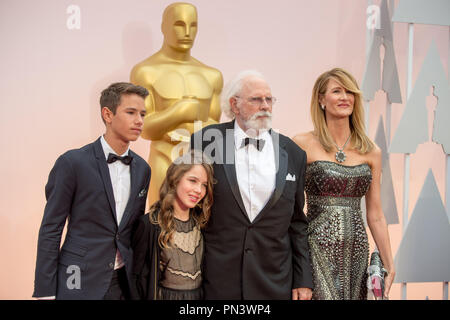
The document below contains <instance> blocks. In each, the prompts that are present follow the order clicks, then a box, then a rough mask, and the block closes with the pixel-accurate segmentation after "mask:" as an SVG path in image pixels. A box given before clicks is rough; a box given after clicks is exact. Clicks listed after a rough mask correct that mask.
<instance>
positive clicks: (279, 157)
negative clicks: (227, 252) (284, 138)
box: [253, 130, 288, 223]
mask: <svg viewBox="0 0 450 320" xmlns="http://www.w3.org/2000/svg"><path fill="white" fill-rule="evenodd" d="M270 135H271V136H272V141H273V148H274V151H275V168H276V170H277V173H276V178H275V190H274V191H273V193H272V196H271V197H270V199H269V201H267V203H266V205H265V206H264V208H263V209H262V210H261V212H260V213H259V214H258V215H257V216H256V218H255V220H253V223H255V222H257V221H258V220H259V219H261V217H262V216H263V215H264V214H265V213H266V212H267V211H269V210H270V209H271V208H272V207H273V206H274V205H275V203H276V202H277V201H278V199H280V197H281V195H282V194H283V190H284V185H285V184H286V173H287V168H288V154H287V152H286V150H285V149H284V143H282V142H281V141H280V135H279V134H278V133H276V132H274V131H273V130H270Z"/></svg>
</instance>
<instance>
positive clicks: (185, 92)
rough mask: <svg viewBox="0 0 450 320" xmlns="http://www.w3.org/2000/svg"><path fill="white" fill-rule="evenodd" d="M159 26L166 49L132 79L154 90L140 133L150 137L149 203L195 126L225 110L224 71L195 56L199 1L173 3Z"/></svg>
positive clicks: (138, 67)
mask: <svg viewBox="0 0 450 320" xmlns="http://www.w3.org/2000/svg"><path fill="white" fill-rule="evenodd" d="M161 30H162V33H163V35H164V43H163V45H162V48H161V49H160V50H159V51H158V52H157V53H155V54H154V55H152V56H150V57H149V58H147V59H146V60H144V61H142V62H140V63H139V64H137V65H136V66H135V67H134V68H133V70H132V71H131V82H132V83H134V84H137V85H140V86H143V87H145V88H147V89H148V91H149V92H150V95H149V96H148V97H147V99H146V100H145V106H146V108H147V115H146V116H145V120H144V130H143V132H142V137H143V138H144V139H148V140H151V141H152V142H151V145H150V155H149V159H148V163H149V165H150V166H151V169H152V177H151V181H150V188H149V192H148V205H151V204H153V203H154V202H155V201H156V200H158V198H159V188H160V186H161V183H162V181H163V180H164V177H165V175H166V171H167V168H168V166H169V165H170V164H171V163H172V161H173V160H175V158H176V157H178V156H179V155H180V154H182V153H183V152H184V151H185V150H187V148H188V147H189V139H190V135H191V134H192V133H193V132H194V129H195V130H198V129H200V128H202V127H204V126H207V125H210V124H213V123H218V122H219V120H220V114H221V110H220V102H219V96H220V92H221V91H222V86H223V77H222V74H221V73H220V71H219V70H217V69H214V68H211V67H208V66H206V65H205V64H203V63H201V62H200V61H198V60H197V59H195V58H193V57H192V56H191V48H192V46H193V44H194V40H195V36H196V34H197V9H196V8H195V6H193V5H192V4H189V3H181V2H178V3H173V4H171V5H169V6H168V7H167V8H166V9H165V10H164V13H163V19H162V24H161ZM199 121H201V122H199ZM194 123H195V125H194ZM180 146H183V147H181V148H180Z"/></svg>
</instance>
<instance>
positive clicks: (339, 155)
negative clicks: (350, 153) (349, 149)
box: [333, 133, 352, 163]
mask: <svg viewBox="0 0 450 320" xmlns="http://www.w3.org/2000/svg"><path fill="white" fill-rule="evenodd" d="M351 136H352V134H351V133H350V135H349V136H348V138H347V141H345V143H344V145H343V146H342V148H339V147H338V145H337V144H336V143H335V142H334V141H333V143H334V145H335V146H336V148H337V149H338V151H337V152H336V160H337V162H339V163H342V162H344V161H345V159H346V158H347V155H346V154H345V152H344V149H345V146H346V145H347V143H348V142H349V141H350V137H351Z"/></svg>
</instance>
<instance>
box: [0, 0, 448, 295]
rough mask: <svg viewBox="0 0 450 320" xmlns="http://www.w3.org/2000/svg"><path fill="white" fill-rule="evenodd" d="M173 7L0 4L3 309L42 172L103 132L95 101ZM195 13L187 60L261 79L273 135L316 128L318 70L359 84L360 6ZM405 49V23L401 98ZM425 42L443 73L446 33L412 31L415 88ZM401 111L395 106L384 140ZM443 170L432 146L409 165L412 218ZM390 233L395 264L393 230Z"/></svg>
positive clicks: (147, 47) (19, 282) (264, 4)
mask: <svg viewBox="0 0 450 320" xmlns="http://www.w3.org/2000/svg"><path fill="white" fill-rule="evenodd" d="M171 2H172V1H167V0H145V1H144V0H129V1H126V2H125V1H122V0H120V1H119V0H117V1H112V0H96V1H88V0H70V1H66V0H58V1H56V0H40V1H32V2H31V1H24V0H19V1H18V0H2V1H0V39H1V48H2V50H1V59H0V70H1V71H2V72H1V78H0V96H1V100H0V101H1V102H0V103H1V106H0V114H1V117H0V130H1V131H0V133H1V134H0V141H1V149H2V161H1V166H0V177H1V182H0V197H1V201H0V252H1V253H2V263H1V265H0V299H29V298H30V297H31V294H32V291H33V281H34V268H35V258H36V242H37V235H38V229H39V225H40V222H41V218H42V213H43V209H44V206H45V197H44V186H45V184H46V182H47V177H48V173H49V171H50V169H51V168H52V166H53V164H54V162H55V160H56V158H57V157H58V156H59V155H60V154H61V153H63V152H64V151H66V150H68V149H72V148H78V147H80V146H82V145H85V144H87V143H89V142H91V141H93V140H94V139H96V138H97V137H98V136H99V135H100V134H102V132H103V129H104V127H103V123H102V122H101V120H100V112H99V110H100V107H99V104H98V99H99V94H100V91H101V90H102V89H103V88H105V87H107V86H108V85H109V84H110V83H112V82H115V81H124V80H125V81H128V80H129V73H130V70H131V68H132V67H133V65H134V64H136V63H137V62H139V61H141V60H143V59H144V58H146V57H148V56H149V55H151V54H153V53H154V52H156V50H158V49H159V48H160V46H161V44H162V35H161V31H160V23H161V15H162V12H163V10H164V8H165V7H166V6H167V5H168V4H169V3H171ZM191 3H193V4H194V5H195V6H196V7H197V9H198V14H199V31H198V34H197V39H196V42H195V45H194V48H193V50H192V54H193V56H194V57H196V58H197V59H199V60H201V61H203V62H204V63H206V64H208V65H211V66H214V67H216V68H218V69H219V70H221V71H222V73H223V75H224V79H225V82H226V81H227V80H229V79H230V77H232V76H233V75H234V74H236V73H237V72H238V71H240V70H242V69H247V68H254V69H258V70H260V71H261V72H263V73H264V74H265V75H266V77H267V78H268V79H269V81H270V82H271V85H272V89H273V93H274V95H275V96H276V97H277V98H278V99H279V102H278V103H277V105H276V107H275V108H274V121H273V126H274V128H276V129H278V130H279V131H280V132H281V133H284V134H286V135H288V136H292V135H294V134H295V133H297V132H302V131H307V130H311V129H312V126H311V123H310V116H309V100H310V93H311V90H312V86H313V83H314V81H315V79H316V78H317V76H318V75H319V74H320V73H322V72H323V71H325V70H327V69H330V68H332V67H335V66H340V67H343V68H345V69H347V70H349V71H350V72H351V73H353V74H354V75H355V77H356V78H357V79H358V80H359V81H361V80H362V77H363V72H364V66H365V50H366V20H367V16H366V8H367V2H366V1H364V0H315V1H304V0H279V1H273V0H270V1H269V0H245V1H235V0H228V1H224V0H220V1H219V0H192V1H191ZM378 3H379V2H378V1H374V4H378ZM396 3H397V2H396ZM72 4H74V5H77V6H78V7H79V8H80V13H81V25H80V29H75V30H70V29H68V27H67V20H68V19H69V17H70V16H71V14H68V13H67V8H68V7H69V5H72ZM406 39H407V25H405V24H398V23H396V24H395V25H394V44H395V50H396V55H397V66H398V68H399V75H400V85H401V89H402V96H403V97H405V90H406V89H405V87H406V79H405V75H406V54H407V41H406ZM432 39H434V40H435V41H436V43H437V45H438V49H439V53H440V56H441V59H442V63H443V64H444V67H445V68H446V70H447V68H448V66H447V61H448V60H447V57H448V47H449V45H448V41H449V40H448V39H449V36H448V28H445V27H438V26H423V25H417V26H416V27H415V35H414V72H413V81H414V80H415V78H416V76H417V74H418V71H419V70H420V66H421V65H422V62H423V59H424V57H425V54H426V52H427V49H428V47H429V45H430V43H431V40H432ZM384 103H385V95H384V93H383V92H378V93H377V95H376V99H375V102H374V103H372V104H371V112H370V117H371V118H370V119H371V122H370V129H369V133H370V136H371V137H372V138H373V137H374V135H375V130H376V125H377V123H378V119H379V116H380V115H383V116H384V112H385V111H384ZM428 103H429V117H430V119H432V118H431V117H432V112H433V108H434V105H435V104H436V101H435V98H433V97H432V96H431V94H430V97H429V99H428ZM404 105H405V104H404V103H403V104H394V105H393V107H392V108H393V111H392V132H394V131H395V129H396V127H397V125H398V123H399V121H400V118H401V115H402V111H403V108H404ZM223 120H226V119H223ZM430 140H431V139H430ZM132 148H133V149H134V150H135V151H136V152H137V153H139V154H140V155H141V156H142V157H144V158H145V159H146V158H147V157H148V150H149V141H146V140H142V139H141V140H139V141H138V142H136V143H134V144H133V146H132ZM444 162H445V157H444V155H443V153H442V149H441V147H440V146H438V145H436V144H434V143H431V142H428V143H425V144H423V145H421V146H420V147H419V148H418V149H417V152H416V154H414V155H412V156H411V172H412V175H411V192H410V208H409V210H410V212H411V211H412V209H413V208H414V205H415V202H416V200H417V197H418V194H419V192H420V189H421V187H422V184H423V182H424V179H425V175H426V173H427V170H428V169H429V168H432V169H433V173H434V174H435V176H436V178H437V183H438V187H439V191H440V193H441V197H443V195H444V187H445V185H444V168H445V167H444ZM391 166H392V171H393V179H394V188H395V195H396V199H397V207H398V210H399V212H402V187H403V186H402V181H403V180H402V177H403V156H402V155H392V156H391ZM400 222H401V217H400ZM389 229H390V232H391V235H392V246H393V251H394V254H395V253H396V251H397V249H398V246H399V244H400V240H401V225H392V226H390V227H389ZM447 249H448V248H447ZM427 296H428V297H429V298H430V299H441V298H442V283H427V284H409V285H408V298H409V299H425V298H426V297H427ZM392 298H393V299H399V298H400V286H399V285H398V284H396V285H394V287H393V289H392V291H391V299H392Z"/></svg>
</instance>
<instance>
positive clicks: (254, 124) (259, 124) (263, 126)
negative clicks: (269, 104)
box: [243, 111, 272, 131]
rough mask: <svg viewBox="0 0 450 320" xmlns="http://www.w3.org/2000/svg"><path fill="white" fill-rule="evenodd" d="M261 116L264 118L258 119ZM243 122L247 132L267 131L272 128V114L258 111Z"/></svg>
mask: <svg viewBox="0 0 450 320" xmlns="http://www.w3.org/2000/svg"><path fill="white" fill-rule="evenodd" d="M261 116H264V118H258V117H261ZM243 122H244V125H245V127H246V128H247V130H256V131H260V130H269V129H270V128H271V127H272V113H270V112H268V111H259V112H257V113H255V114H254V115H252V116H251V117H250V118H249V119H247V120H244V121H243Z"/></svg>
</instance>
